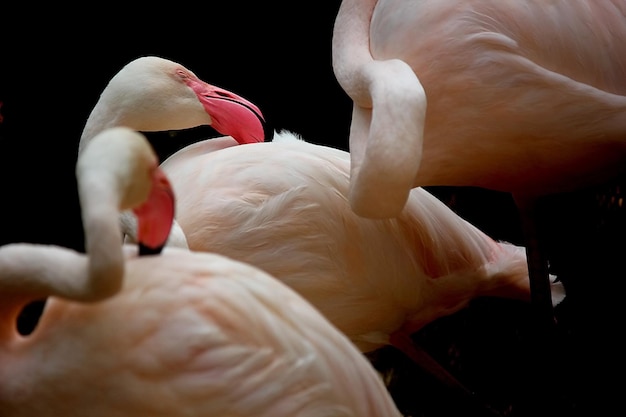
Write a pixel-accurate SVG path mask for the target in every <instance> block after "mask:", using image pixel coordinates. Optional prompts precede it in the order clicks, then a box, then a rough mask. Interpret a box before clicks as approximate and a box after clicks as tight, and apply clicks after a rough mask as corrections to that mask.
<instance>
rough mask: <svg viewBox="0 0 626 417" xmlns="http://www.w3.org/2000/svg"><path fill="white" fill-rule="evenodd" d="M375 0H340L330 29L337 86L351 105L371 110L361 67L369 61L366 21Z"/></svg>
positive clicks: (367, 24) (372, 10) (370, 55)
mask: <svg viewBox="0 0 626 417" xmlns="http://www.w3.org/2000/svg"><path fill="white" fill-rule="evenodd" d="M376 2H377V0H343V1H342V2H341V6H340V7H339V11H338V13H337V17H336V19H335V25H334V28H333V39H332V61H333V71H334V73H335V77H336V78H337V82H338V83H339V85H341V87H342V88H343V89H344V91H345V92H346V93H347V94H348V96H350V98H351V99H352V100H354V102H355V103H356V104H357V105H359V106H361V107H366V108H368V107H371V98H370V95H369V92H368V90H369V83H368V81H367V80H365V79H364V78H363V74H362V71H360V69H361V67H362V66H363V65H365V64H367V63H369V62H371V61H373V58H372V54H371V52H370V37H369V30H370V21H371V19H372V14H373V13H374V7H375V6H376Z"/></svg>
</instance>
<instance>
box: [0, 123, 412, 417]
mask: <svg viewBox="0 0 626 417" xmlns="http://www.w3.org/2000/svg"><path fill="white" fill-rule="evenodd" d="M76 174H77V182H78V184H79V194H80V201H81V209H82V210H83V213H82V216H83V221H84V230H85V235H86V237H85V238H86V241H87V242H89V244H88V245H87V252H86V253H84V254H82V253H77V252H75V251H73V250H70V249H67V248H63V247H58V246H53V245H36V244H32V243H12V244H9V245H5V246H2V247H0V298H1V299H2V303H0V309H1V310H2V312H3V313H4V314H2V316H1V317H2V320H1V322H0V363H1V365H0V414H1V415H2V416H3V417H30V416H57V415H63V416H68V417H73V416H76V417H78V416H85V415H90V416H94V417H99V416H116V417H125V416H136V415H168V416H181V417H182V416H202V417H205V416H225V415H237V416H242V417H243V416H250V417H251V416H268V417H269V416H272V417H293V416H311V415H316V416H331V415H332V416H346V417H348V416H371V417H383V416H384V417H400V416H401V414H400V412H399V411H398V409H397V407H396V405H395V403H394V402H393V399H392V398H391V396H390V395H389V393H388V391H387V389H386V387H385V386H384V384H383V382H382V379H381V378H380V376H379V375H378V373H377V372H376V370H375V369H374V368H373V367H372V366H371V364H370V363H369V362H368V361H367V360H366V358H365V357H364V356H363V355H362V354H361V352H360V351H358V349H356V347H355V346H354V345H353V344H352V343H351V342H350V341H349V340H348V338H347V337H346V336H345V335H343V334H342V333H341V332H340V331H339V330H337V329H336V328H335V327H334V326H333V325H332V324H331V323H330V322H329V321H328V320H327V319H325V318H324V316H322V315H321V314H320V313H319V312H318V311H317V310H316V309H315V308H314V307H313V306H312V305H311V304H310V303H308V302H307V301H306V300H305V299H304V298H302V297H301V296H299V295H298V294H297V293H296V292H295V291H293V290H291V289H290V288H289V287H287V286H286V285H284V284H282V283H281V282H280V281H279V280H277V279H275V278H273V277H272V276H270V275H269V274H267V273H265V272H263V271H261V270H260V269H258V268H255V267H253V266H251V265H248V264H245V263H242V262H238V261H235V260H233V259H230V258H228V257H224V256H221V255H218V254H214V253H208V252H193V251H190V250H188V249H184V248H177V247H166V248H165V249H164V250H162V251H160V252H159V253H154V254H150V255H143V256H141V255H140V254H139V251H138V249H137V247H136V246H135V245H131V244H121V243H120V242H119V239H118V237H119V235H118V230H119V223H118V218H117V215H118V212H119V210H122V209H125V208H127V207H132V208H135V209H136V210H137V215H138V216H141V217H142V219H144V220H145V222H141V223H140V227H139V231H138V234H139V236H141V237H142V238H143V240H142V242H144V243H145V244H147V245H149V246H151V247H153V248H154V247H155V245H157V246H159V245H163V244H165V242H166V238H165V237H164V236H163V232H164V231H166V230H167V229H168V228H169V227H170V225H171V216H172V213H173V211H172V210H171V208H172V204H171V203H172V202H173V199H174V197H175V196H174V193H173V190H172V187H171V185H170V184H169V183H168V182H167V177H166V176H165V175H163V172H162V170H161V169H160V167H159V166H158V161H157V156H156V154H155V153H154V150H153V148H152V147H151V146H150V145H149V143H148V141H147V139H146V137H145V136H144V135H142V134H141V133H139V132H136V131H134V130H132V129H130V128H126V127H112V128H107V129H105V130H103V131H102V132H100V133H99V134H97V135H95V137H93V138H92V140H91V141H90V143H89V144H87V145H86V146H85V148H83V151H82V152H81V154H80V155H79V157H78V162H77V170H76ZM147 197H149V198H148V199H147V200H146V198H147ZM155 252H158V251H155ZM94 274H95V275H94ZM90 281H97V282H91V283H90ZM44 295H45V296H47V297H49V300H48V302H47V304H46V307H45V309H44V311H43V314H42V317H41V319H40V320H39V323H38V325H37V326H36V328H35V329H34V330H33V332H32V333H30V334H29V335H27V336H23V335H20V334H18V333H17V332H16V330H15V318H16V315H17V312H18V310H19V308H20V307H21V306H23V305H25V303H26V302H27V301H28V300H29V299H33V298H35V297H40V296H44Z"/></svg>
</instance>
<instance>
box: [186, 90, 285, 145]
mask: <svg viewBox="0 0 626 417" xmlns="http://www.w3.org/2000/svg"><path fill="white" fill-rule="evenodd" d="M187 84H188V85H189V87H191V89H192V90H193V91H194V92H195V93H196V95H197V96H198V99H199V100H200V102H201V103H202V105H203V106H204V109H205V110H206V112H207V113H208V114H209V116H211V119H212V123H211V126H212V127H213V128H214V129H215V130H216V131H218V132H219V133H221V134H223V135H229V136H232V137H233V138H234V139H235V140H236V141H237V142H238V143H239V144H244V143H257V142H264V141H269V140H271V139H272V135H273V129H271V128H270V126H269V125H268V124H267V122H266V121H265V118H264V117H263V114H262V113H261V110H260V109H259V108H258V107H257V106H256V105H255V104H253V103H252V102H250V101H248V100H246V99H245V98H243V97H241V96H239V95H237V94H234V93H232V92H230V91H228V90H225V89H223V88H220V87H216V86H214V85H211V84H208V83H205V82H204V81H201V80H199V79H188V80H187Z"/></svg>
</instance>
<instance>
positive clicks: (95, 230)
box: [79, 175, 124, 300]
mask: <svg viewBox="0 0 626 417" xmlns="http://www.w3.org/2000/svg"><path fill="white" fill-rule="evenodd" d="M96 177H97V178H96ZM107 179H108V178H103V177H102V176H97V175H94V176H91V177H89V178H83V179H82V180H81V181H80V183H79V191H80V195H81V212H82V220H83V228H84V231H85V250H86V252H87V254H88V256H89V279H88V282H89V285H88V286H87V288H85V290H86V291H85V294H84V298H85V299H86V300H91V299H101V298H106V297H108V296H110V295H112V294H114V293H116V292H117V291H118V290H119V288H120V286H121V284H122V279H123V274H124V256H123V251H122V232H121V229H120V223H119V197H118V196H117V195H116V190H115V188H114V187H111V186H110V184H109V183H107ZM93 194H95V195H97V197H98V198H90V197H89V195H93Z"/></svg>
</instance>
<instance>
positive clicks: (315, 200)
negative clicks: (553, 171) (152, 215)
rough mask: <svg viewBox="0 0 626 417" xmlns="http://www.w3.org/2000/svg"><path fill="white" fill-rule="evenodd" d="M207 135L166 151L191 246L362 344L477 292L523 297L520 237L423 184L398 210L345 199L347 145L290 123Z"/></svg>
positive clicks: (452, 307) (409, 327) (374, 343)
mask: <svg viewBox="0 0 626 417" xmlns="http://www.w3.org/2000/svg"><path fill="white" fill-rule="evenodd" d="M235 145H236V142H235V141H234V140H232V139H231V138H220V139H219V140H217V141H216V140H215V139H210V140H207V141H204V142H200V143H196V144H194V145H192V146H190V147H189V148H188V149H187V150H185V151H182V152H178V153H177V154H175V155H173V156H172V157H170V158H168V159H166V160H165V161H164V162H163V163H162V164H161V167H162V169H163V170H164V171H165V172H166V173H167V175H168V178H169V179H170V181H171V182H172V185H173V187H174V188H175V189H176V190H177V193H178V195H179V198H178V199H177V206H176V212H177V221H178V223H179V225H180V226H181V228H182V230H183V231H184V233H185V236H186V239H187V242H188V244H189V247H190V249H192V250H196V251H208V252H214V253H219V254H222V255H225V256H228V257H230V258H233V259H237V260H240V261H243V262H246V263H249V264H251V265H254V266H256V267H258V268H260V269H262V270H264V271H266V272H268V273H270V274H271V275H272V276H274V277H276V278H278V279H280V280H281V281H283V282H284V283H286V284H287V285H288V286H290V287H291V288H293V289H295V290H296V291H297V292H298V293H300V294H301V295H302V296H304V297H305V298H306V299H307V300H309V301H310V302H311V303H312V304H313V305H314V306H315V307H316V308H318V309H319V310H320V311H321V312H322V313H323V314H324V315H325V316H326V317H327V318H328V319H329V320H330V321H331V322H332V323H333V324H334V325H336V326H337V327H338V328H339V329H340V330H341V331H342V332H344V333H345V334H347V335H348V337H349V338H350V339H351V340H352V341H353V342H354V343H355V344H356V345H357V346H358V347H359V348H360V349H361V350H362V351H364V352H365V351H371V350H374V349H377V348H379V347H381V346H384V345H387V344H390V343H391V342H390V338H391V336H392V335H393V334H394V333H396V332H406V333H411V332H413V331H416V330H418V329H420V328H421V327H422V326H423V325H425V324H427V323H429V322H431V321H432V320H434V319H436V318H438V317H441V316H443V315H447V314H452V313H454V312H456V311H458V310H460V309H461V308H463V307H465V306H466V305H467V303H468V302H469V301H470V300H472V299H473V298H474V297H477V296H481V295H493V296H504V297H512V298H520V299H528V297H529V288H528V270H527V266H526V256H525V253H524V248H523V247H516V246H514V245H510V244H507V243H500V242H495V241H493V240H492V239H491V238H489V237H488V236H487V235H485V234H484V233H482V232H481V231H480V230H478V229H477V228H475V227H474V226H472V225H471V224H470V223H468V222H466V221H465V220H463V219H462V218H460V217H459V216H458V215H456V214H455V213H454V212H453V211H452V210H451V209H449V208H448V207H447V206H446V205H445V204H443V203H442V202H441V201H439V200H438V199H437V198H436V197H434V196H433V195H431V194H429V193H428V192H427V191H426V190H424V189H422V188H416V189H414V190H412V191H411V194H410V197H409V200H408V203H407V205H406V207H405V208H404V210H403V212H402V213H401V214H400V215H399V216H398V217H397V218H394V219H383V220H375V219H365V218H362V217H360V216H358V215H356V214H355V213H354V212H353V211H352V210H351V208H350V204H349V200H348V189H349V182H350V181H349V176H350V155H349V154H348V153H347V152H344V151H341V150H338V149H334V148H331V147H327V146H320V145H314V144H312V143H308V142H306V141H304V140H301V139H300V138H299V137H298V136H296V135H294V134H293V133H291V132H286V131H283V132H280V133H276V134H275V135H274V140H273V141H272V142H264V143H257V144H248V145H245V146H235Z"/></svg>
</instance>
